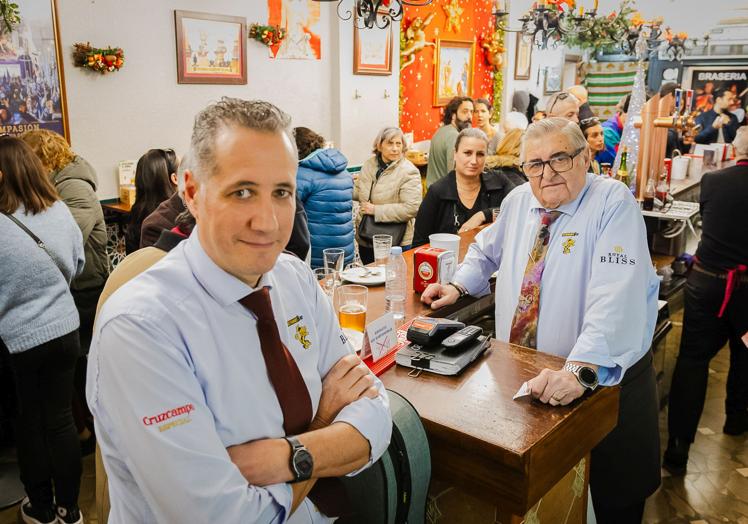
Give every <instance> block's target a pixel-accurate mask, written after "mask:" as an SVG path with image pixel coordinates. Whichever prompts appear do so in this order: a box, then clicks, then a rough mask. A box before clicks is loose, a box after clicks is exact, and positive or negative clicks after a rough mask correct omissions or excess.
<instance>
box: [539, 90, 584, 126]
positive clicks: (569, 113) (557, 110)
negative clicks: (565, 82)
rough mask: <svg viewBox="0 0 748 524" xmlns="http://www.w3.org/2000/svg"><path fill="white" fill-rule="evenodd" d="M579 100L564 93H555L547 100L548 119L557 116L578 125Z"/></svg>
mask: <svg viewBox="0 0 748 524" xmlns="http://www.w3.org/2000/svg"><path fill="white" fill-rule="evenodd" d="M579 105H580V104H579V100H578V99H577V97H575V96H574V95H572V94H571V93H567V92H566V91H562V92H560V93H556V94H555V95H553V96H552V97H551V98H550V99H549V100H548V104H547V105H546V107H547V112H548V116H549V117H553V116H557V117H560V118H565V119H566V120H571V121H572V122H576V123H577V124H578V123H579Z"/></svg>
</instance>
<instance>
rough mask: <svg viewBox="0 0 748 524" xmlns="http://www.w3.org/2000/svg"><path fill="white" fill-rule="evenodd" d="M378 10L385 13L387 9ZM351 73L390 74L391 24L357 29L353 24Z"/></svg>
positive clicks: (355, 24) (356, 25)
mask: <svg viewBox="0 0 748 524" xmlns="http://www.w3.org/2000/svg"><path fill="white" fill-rule="evenodd" d="M378 12H380V13H383V14H384V13H387V12H388V10H387V9H380V10H379V11H378ZM353 74H354V75H391V74H392V25H391V24H390V25H388V26H387V27H386V28H384V29H380V28H379V27H377V26H376V25H375V26H374V27H370V28H363V29H359V27H358V24H357V23H355V22H354V24H353Z"/></svg>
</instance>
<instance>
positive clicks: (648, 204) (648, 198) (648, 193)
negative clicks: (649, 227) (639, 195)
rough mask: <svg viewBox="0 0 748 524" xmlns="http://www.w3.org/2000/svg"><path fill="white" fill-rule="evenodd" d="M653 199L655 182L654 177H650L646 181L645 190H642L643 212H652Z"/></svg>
mask: <svg viewBox="0 0 748 524" xmlns="http://www.w3.org/2000/svg"><path fill="white" fill-rule="evenodd" d="M654 199H655V180H654V176H650V177H649V179H648V180H647V188H646V189H645V190H644V205H643V209H644V211H653V210H654Z"/></svg>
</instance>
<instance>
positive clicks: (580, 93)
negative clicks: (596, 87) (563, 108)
mask: <svg viewBox="0 0 748 524" xmlns="http://www.w3.org/2000/svg"><path fill="white" fill-rule="evenodd" d="M566 92H567V93H571V94H572V95H574V96H575V97H576V98H577V100H579V104H580V105H581V104H584V103H586V102H587V88H585V87H584V86H582V85H576V86H571V87H570V88H569V89H567V90H566Z"/></svg>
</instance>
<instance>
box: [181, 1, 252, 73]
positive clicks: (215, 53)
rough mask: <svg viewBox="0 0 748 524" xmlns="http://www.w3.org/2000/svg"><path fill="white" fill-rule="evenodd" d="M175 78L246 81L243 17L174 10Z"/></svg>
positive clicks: (245, 36)
mask: <svg viewBox="0 0 748 524" xmlns="http://www.w3.org/2000/svg"><path fill="white" fill-rule="evenodd" d="M174 23H175V25H176V35H177V82H179V83H180V84H246V83H247V51H246V49H247V47H246V46H247V21H246V19H245V18H242V17H240V16H226V15H214V14H208V13H197V12H194V11H177V10H175V11H174Z"/></svg>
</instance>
